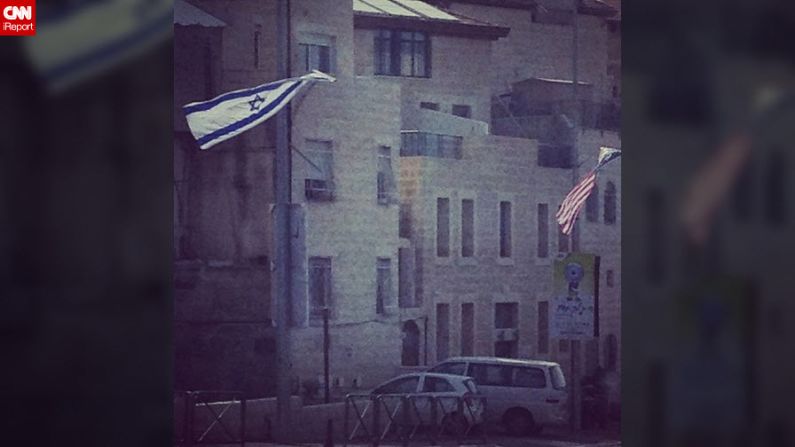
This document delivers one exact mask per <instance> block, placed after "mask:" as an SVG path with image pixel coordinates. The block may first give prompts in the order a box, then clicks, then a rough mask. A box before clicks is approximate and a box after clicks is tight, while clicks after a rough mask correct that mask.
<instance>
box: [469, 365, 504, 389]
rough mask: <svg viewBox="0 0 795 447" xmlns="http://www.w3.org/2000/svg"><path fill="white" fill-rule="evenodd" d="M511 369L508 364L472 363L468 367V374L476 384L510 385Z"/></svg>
mask: <svg viewBox="0 0 795 447" xmlns="http://www.w3.org/2000/svg"><path fill="white" fill-rule="evenodd" d="M511 369H512V368H511V367H510V366H500V365H482V364H481V365H478V364H472V366H470V367H469V375H470V376H472V378H474V379H475V382H477V384H478V385H485V386H510V385H511Z"/></svg>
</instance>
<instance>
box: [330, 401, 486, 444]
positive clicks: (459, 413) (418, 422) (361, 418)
mask: <svg viewBox="0 0 795 447" xmlns="http://www.w3.org/2000/svg"><path fill="white" fill-rule="evenodd" d="M485 414H486V398H485V397H484V396H481V395H467V396H449V395H428V394H381V395H371V394H349V395H347V396H346V397H345V421H344V436H345V438H344V445H346V446H347V445H348V444H349V443H362V442H366V443H370V444H371V445H374V446H375V445H379V444H381V443H383V442H392V443H394V442H399V443H401V444H402V445H404V446H408V445H411V444H412V443H424V442H431V443H433V444H432V445H436V444H437V443H439V442H440V441H444V440H451V441H453V440H454V441H456V443H457V444H458V445H460V444H462V443H464V441H466V443H468V444H473V443H477V444H486V443H487V442H488V440H487V436H486V428H485V427H486V425H485V423H484V422H485Z"/></svg>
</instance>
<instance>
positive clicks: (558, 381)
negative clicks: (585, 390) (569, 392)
mask: <svg viewBox="0 0 795 447" xmlns="http://www.w3.org/2000/svg"><path fill="white" fill-rule="evenodd" d="M549 377H551V378H552V387H553V388H555V389H556V390H563V389H566V377H564V376H563V370H562V369H560V366H557V365H555V366H550V367H549Z"/></svg>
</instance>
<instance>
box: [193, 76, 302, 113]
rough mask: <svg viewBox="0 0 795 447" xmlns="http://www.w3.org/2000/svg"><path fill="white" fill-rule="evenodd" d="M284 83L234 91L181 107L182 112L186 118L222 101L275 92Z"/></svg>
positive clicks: (278, 82)
mask: <svg viewBox="0 0 795 447" xmlns="http://www.w3.org/2000/svg"><path fill="white" fill-rule="evenodd" d="M285 82H286V81H276V82H272V83H270V84H265V85H260V86H258V87H253V88H249V89H245V90H239V91H236V92H229V93H226V94H224V95H221V96H219V97H217V98H214V99H211V100H209V101H205V102H200V103H196V104H191V105H187V106H185V107H183V108H182V110H183V111H184V112H185V115H186V116H187V115H190V114H191V113H195V112H204V111H205V110H210V109H212V108H213V107H215V106H217V105H218V104H220V103H222V102H224V101H228V100H230V99H236V98H244V97H246V96H251V95H255V94H257V93H262V92H267V91H270V90H276V89H277V88H279V87H280V86H281V85H282V84H284V83H285Z"/></svg>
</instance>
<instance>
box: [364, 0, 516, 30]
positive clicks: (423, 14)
mask: <svg viewBox="0 0 795 447" xmlns="http://www.w3.org/2000/svg"><path fill="white" fill-rule="evenodd" d="M352 1H353V12H354V23H355V25H356V26H357V27H359V28H390V29H396V28H405V29H412V30H417V31H428V32H433V33H435V34H448V35H459V36H466V37H472V38H486V39H497V38H500V37H505V36H507V35H508V32H509V31H510V29H509V28H506V27H502V26H497V25H493V24H491V23H488V22H484V21H482V20H477V19H473V18H470V17H465V16H463V15H461V14H457V13H453V12H451V11H448V10H445V9H444V8H441V7H438V6H434V5H431V4H430V3H426V2H423V1H420V0H352Z"/></svg>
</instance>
